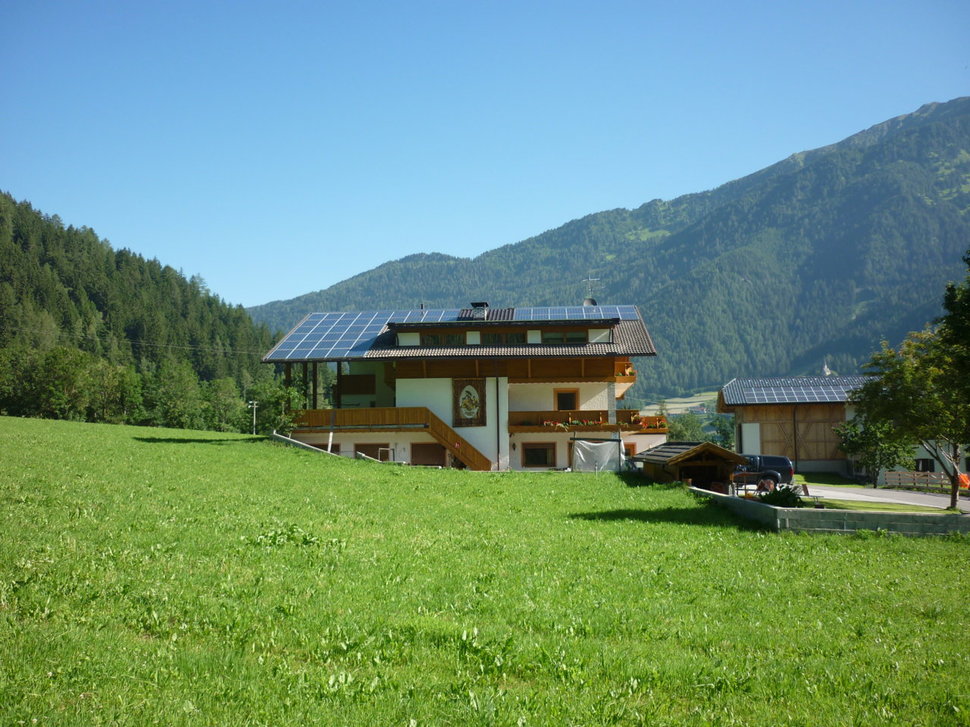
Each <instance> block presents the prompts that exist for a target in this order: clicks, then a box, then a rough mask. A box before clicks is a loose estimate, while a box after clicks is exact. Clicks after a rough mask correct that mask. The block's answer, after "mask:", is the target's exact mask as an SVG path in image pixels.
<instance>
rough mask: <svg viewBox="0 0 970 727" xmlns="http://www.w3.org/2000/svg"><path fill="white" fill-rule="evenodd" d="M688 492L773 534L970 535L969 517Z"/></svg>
mask: <svg viewBox="0 0 970 727" xmlns="http://www.w3.org/2000/svg"><path fill="white" fill-rule="evenodd" d="M689 489H690V491H691V492H694V493H697V494H698V495H704V496H705V497H709V498H710V499H712V500H714V501H715V502H716V503H717V504H719V505H721V506H722V507H726V508H727V509H728V510H730V511H731V512H733V513H735V514H736V515H739V516H740V517H743V518H745V519H747V520H753V521H754V522H757V523H759V524H761V525H764V526H765V527H768V528H770V529H772V530H775V531H780V530H793V531H800V532H816V533H852V532H855V531H857V530H886V531H889V532H893V533H901V534H903V535H946V534H948V533H953V532H958V533H970V515H961V514H959V513H951V512H941V513H940V514H939V515H937V514H936V513H920V512H867V511H863V510H829V509H816V508H813V507H775V506H774V505H766V504H764V503H763V502H758V501H757V500H746V499H744V498H741V497H733V496H731V495H721V494H718V493H716V492H711V491H710V490H702V489H700V488H697V487H691V488H689Z"/></svg>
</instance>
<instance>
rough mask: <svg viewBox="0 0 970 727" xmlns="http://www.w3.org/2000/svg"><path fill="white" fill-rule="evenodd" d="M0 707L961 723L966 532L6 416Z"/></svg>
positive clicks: (180, 713) (40, 718) (120, 715)
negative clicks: (764, 520)
mask: <svg viewBox="0 0 970 727" xmlns="http://www.w3.org/2000/svg"><path fill="white" fill-rule="evenodd" d="M0 498H2V505H0V723H2V724H3V725H19V724H24V725H34V724H38V725H151V724H163V725H284V724H312V725H400V726H402V727H416V726H419V725H608V724H609V725H613V724H616V725H637V724H643V725H813V726H815V725H884V724H898V725H968V724H970V647H968V638H970V574H968V569H967V560H968V555H970V539H968V538H966V537H960V536H951V537H946V538H924V539H915V538H904V537H898V536H887V535H884V534H880V533H862V534H859V535H854V536H836V535H822V536H820V535H797V534H782V535H778V534H773V533H768V532H764V531H759V530H757V529H753V528H750V527H748V526H746V525H745V524H743V523H741V522H739V521H737V520H735V519H733V518H732V516H730V515H729V514H727V513H725V512H724V511H722V510H719V509H717V508H716V507H715V506H713V505H708V504H705V503H704V502H702V501H698V500H696V499H694V498H693V497H692V496H691V495H690V494H689V493H688V492H686V491H684V490H683V489H680V488H675V487H656V486H649V487H634V486H630V483H628V482H626V481H624V480H623V479H621V478H619V477H615V476H612V475H600V476H593V475H579V474H569V473H556V474H547V473H534V474H530V473H494V474H490V473H467V472H454V471H448V470H421V469H408V468H402V467H393V466H386V465H377V464H373V463H367V462H354V461H350V460H344V459H334V458H329V457H327V456H324V455H320V454H313V453H310V452H304V451H300V450H296V449H292V448H287V447H284V446H280V445H276V444H273V443H270V442H267V441H264V440H261V439H259V438H252V437H245V436H238V435H226V434H217V433H212V432H187V431H175V430H161V429H146V428H132V427H121V426H108V425H92V424H73V423H65V422H50V421H40V420H26V419H10V418H0Z"/></svg>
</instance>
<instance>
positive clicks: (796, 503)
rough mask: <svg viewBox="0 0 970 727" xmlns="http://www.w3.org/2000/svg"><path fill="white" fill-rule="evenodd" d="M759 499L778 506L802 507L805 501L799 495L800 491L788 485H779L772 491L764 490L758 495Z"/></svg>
mask: <svg viewBox="0 0 970 727" xmlns="http://www.w3.org/2000/svg"><path fill="white" fill-rule="evenodd" d="M758 499H759V500H761V502H763V503H765V504H766V505H775V506H776V507H801V506H802V505H804V504H805V503H803V502H802V498H801V497H799V496H798V491H797V490H796V489H795V488H794V487H790V486H788V485H778V486H777V487H776V488H775V489H774V490H772V491H771V492H763V493H761V494H760V495H758Z"/></svg>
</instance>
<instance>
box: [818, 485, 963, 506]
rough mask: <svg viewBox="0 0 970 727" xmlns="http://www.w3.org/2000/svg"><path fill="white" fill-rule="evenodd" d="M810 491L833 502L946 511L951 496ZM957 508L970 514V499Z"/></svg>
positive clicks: (850, 489) (852, 489)
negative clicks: (879, 504)
mask: <svg viewBox="0 0 970 727" xmlns="http://www.w3.org/2000/svg"><path fill="white" fill-rule="evenodd" d="M808 491H809V492H810V493H811V494H813V495H821V496H822V501H823V502H824V501H825V498H830V499H832V500H861V501H865V500H874V501H877V502H898V503H902V504H905V505H926V506H927V507H939V508H941V509H945V508H947V507H949V506H950V496H949V495H940V494H937V493H935V492H912V491H910V490H887V489H883V488H881V487H880V488H878V489H877V488H873V487H867V488H865V489H860V488H857V487H828V486H825V485H809V488H808ZM957 507H959V508H960V510H961V511H963V512H970V499H968V498H966V497H961V498H960V499H959V500H958V501H957Z"/></svg>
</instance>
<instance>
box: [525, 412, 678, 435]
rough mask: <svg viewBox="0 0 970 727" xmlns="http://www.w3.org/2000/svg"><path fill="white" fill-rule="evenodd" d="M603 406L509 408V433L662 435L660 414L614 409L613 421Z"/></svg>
mask: <svg viewBox="0 0 970 727" xmlns="http://www.w3.org/2000/svg"><path fill="white" fill-rule="evenodd" d="M608 419H609V412H608V411H607V410H606V409H585V410H580V411H510V412H509V432H512V433H522V432H556V431H559V432H615V431H621V432H631V433H634V432H635V433H637V434H666V433H667V420H666V419H665V418H664V417H643V416H640V413H639V412H638V411H637V410H636V409H617V410H616V424H610V423H608Z"/></svg>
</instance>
